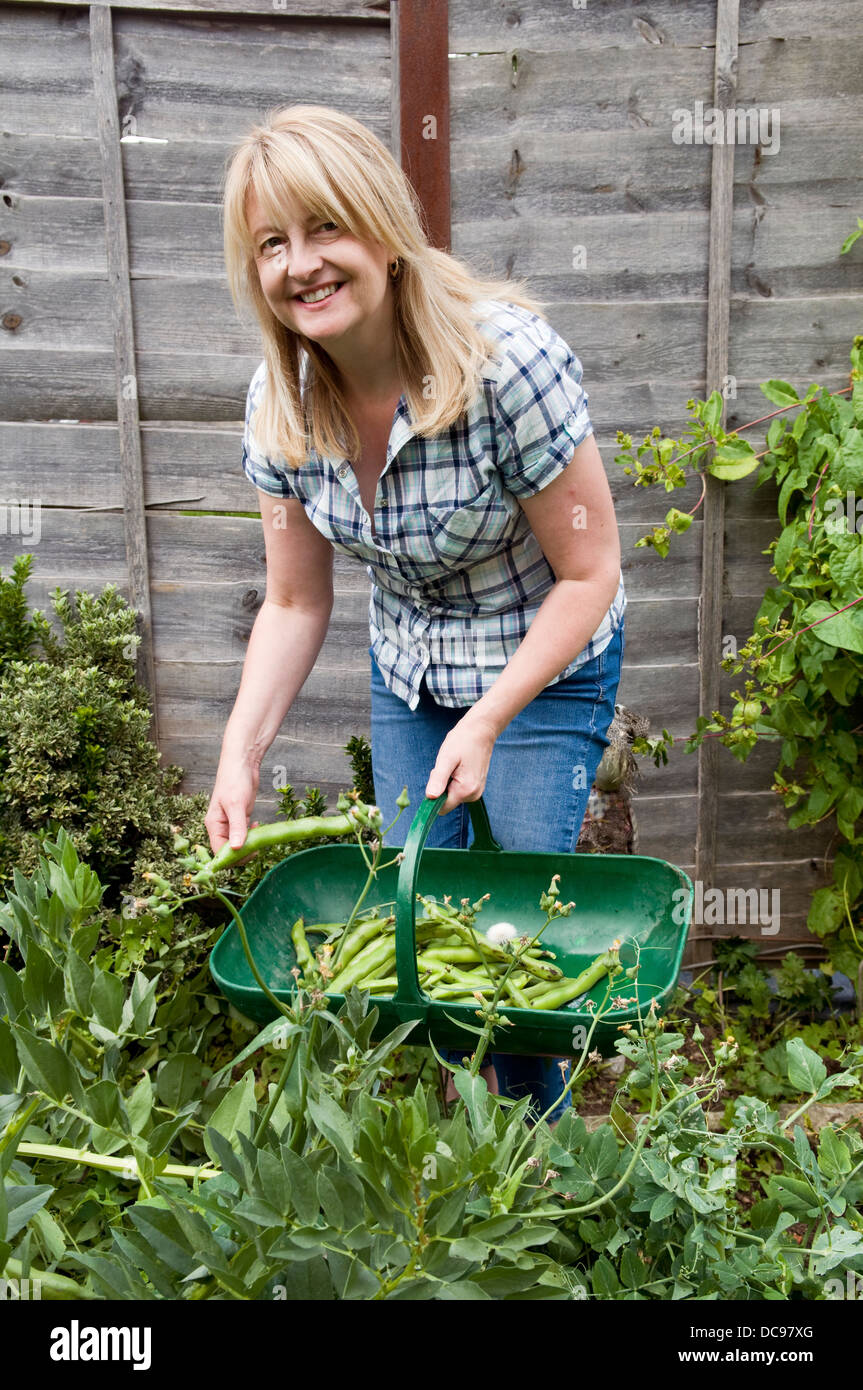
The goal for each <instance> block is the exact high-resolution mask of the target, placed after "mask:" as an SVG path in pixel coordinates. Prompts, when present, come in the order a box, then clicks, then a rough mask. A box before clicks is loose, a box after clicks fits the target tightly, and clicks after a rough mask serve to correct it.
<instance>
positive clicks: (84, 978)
mask: <svg viewBox="0 0 863 1390" xmlns="http://www.w3.org/2000/svg"><path fill="white" fill-rule="evenodd" d="M92 986H93V972H92V970H91V969H90V967H89V965H88V964H87V962H86V961H85V960H82V959H81V957H80V956H79V954H78V952H77V951H73V950H70V951H68V952H67V955H66V997H67V999H68V1001H69V1003H70V1005H71V1006H72V1008H73V1009H74V1010H75V1012H76V1014H77V1015H78V1017H79V1018H87V1017H88V1016H89V1013H90V990H91V989H92Z"/></svg>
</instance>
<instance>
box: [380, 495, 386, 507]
mask: <svg viewBox="0 0 863 1390" xmlns="http://www.w3.org/2000/svg"><path fill="white" fill-rule="evenodd" d="M386 505H387V499H386V498H385V497H382V498H381V506H382V507H385V506H386Z"/></svg>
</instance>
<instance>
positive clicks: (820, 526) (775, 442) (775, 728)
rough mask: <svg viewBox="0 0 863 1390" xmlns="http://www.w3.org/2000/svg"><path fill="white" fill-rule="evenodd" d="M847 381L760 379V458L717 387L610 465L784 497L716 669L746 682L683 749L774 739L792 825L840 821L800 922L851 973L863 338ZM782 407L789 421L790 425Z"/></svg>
mask: <svg viewBox="0 0 863 1390" xmlns="http://www.w3.org/2000/svg"><path fill="white" fill-rule="evenodd" d="M848 244H850V241H849V243H848ZM850 380H851V385H850V386H849V387H848V388H847V390H845V391H840V392H836V393H834V394H831V393H830V392H828V391H826V390H823V389H821V388H819V387H818V385H817V384H814V383H813V384H812V385H811V386H810V387H809V388H808V390H807V391H806V394H805V396H804V397H803V398H800V397H799V396H798V394H797V392H796V391H795V389H794V387H793V386H791V385H790V384H789V383H788V382H786V381H776V380H772V381H768V382H765V383H763V384H762V387H761V390H762V391H763V393H764V395H765V396H766V397H767V399H768V400H769V401H771V402H772V403H773V404H774V405H776V406H777V407H778V409H777V410H776V411H775V412H773V418H772V422H771V424H770V427H769V429H768V430H767V436H766V441H765V443H766V447H765V448H764V449H763V450H762V451H761V452H758V453H756V451H755V450H754V449H753V448H752V446H751V445H750V444H748V443H746V442H745V441H743V440H741V439H739V438H738V434H737V432H732V433H730V434H728V433H726V432H725V431H724V430H723V429H722V427H721V418H722V397H721V395H720V394H719V392H718V391H714V392H713V394H712V395H711V396H710V398H709V399H708V400H707V401H695V400H690V401H689V403H688V406H689V410H690V415H691V420H690V423H689V426H688V427H687V429H686V430H684V432H683V434H682V435H681V437H680V439H670V438H666V437H663V436H662V432H661V430H660V429H659V427H658V426H657V427H655V428H654V430H653V432H652V433H651V434H650V435H648V436H647V437H646V438H645V440H644V443H643V444H642V445H641V446H639V448H638V449H637V450H636V451H635V453H634V454H633V449H632V440H631V438H630V437H629V436H627V435H623V434H619V435H618V441H619V443H620V444H621V445H622V446H623V451H622V452H621V453H620V454H619V455H618V456H617V460H616V461H617V462H618V463H620V464H622V465H624V471H625V472H626V473H628V474H630V475H634V479H635V485H636V486H643V487H647V486H652V485H655V484H657V483H662V484H663V485H664V487H665V489H666V491H672V490H674V489H675V488H678V487H682V486H684V485H685V483H686V482H687V480H688V477H689V476H690V474H691V472H695V473H696V475H698V476H699V477H701V478H702V484H703V479H704V475H705V474H706V473H710V474H713V475H714V476H715V477H718V478H722V479H725V480H728V481H733V480H736V479H738V478H742V477H745V476H748V475H749V474H750V473H752V472H753V471H754V469H755V468H756V466H757V465H758V464H759V463H760V467H759V469H758V474H757V483H758V485H759V486H761V485H762V484H763V483H765V482H766V481H767V480H768V479H771V480H772V481H773V482H774V483H775V484H776V485H777V487H778V489H779V492H778V498H777V509H778V515H779V522H780V527H781V529H780V532H779V534H778V536H777V537H776V539H775V540H774V541H773V542H772V543H771V545H770V547H769V552H768V553H770V554H772V557H773V565H772V569H771V573H772V574H773V575H775V577H776V580H777V584H776V587H771V588H768V589H767V590H766V592H765V595H764V599H763V601H762V603H761V606H760V608H759V610H758V614H757V616H756V620H755V626H754V631H753V632H752V634H751V636H750V637H749V638H748V639H747V641H746V642H745V643H744V645H743V646H742V647H741V648H740V650H739V652H738V655H737V657H728V658H726V659H725V660H724V661H723V663H722V664H723V667H724V668H725V669H726V670H727V671H731V672H734V673H735V674H741V673H745V676H746V679H745V683H744V687H743V690H742V691H741V690H736V691H734V692H733V696H734V699H735V701H736V704H735V706H734V709H733V711H732V713H731V716H730V718H729V717H726V716H725V715H723V714H721V713H720V712H719V711H714V712H713V716H712V718H710V719H708V718H706V717H703V716H702V717H699V718H698V719H697V721H696V729H695V732H694V734H693V735H692V737H691V738H690V739H689V741H688V743H687V745H686V746H687V751H690V752H691V751H692V750H693V749H695V748H696V747H698V746H699V745H700V743H701V742H702V740H703V739H704V738H706V737H718V738H719V741H720V742H721V743H723V744H724V745H725V746H726V747H727V748H729V749H730V751H731V752H732V754H733V755H734V756H735V757H736V758H738V759H740V760H741V761H745V760H746V758H748V757H749V755H750V753H751V752H752V750H753V748H754V747H755V746H756V745H757V743H758V741H759V739H761V740H764V739H766V740H768V741H770V742H772V743H775V744H776V745H777V753H778V758H777V764H776V771H775V777H774V784H773V790H774V792H775V793H776V794H777V795H778V796H780V797H781V798H782V800H783V803H784V805H785V807H786V808H787V810H788V811H789V813H790V814H789V816H788V824H789V826H790V827H791V828H792V829H797V828H799V827H801V826H804V825H815V824H818V823H819V822H820V821H823V820H825V819H827V818H828V817H829V818H831V820H832V821H833V822H834V823H835V826H836V829H837V831H838V834H839V836H840V838H841V840H842V841H843V842H844V843H843V844H842V845H841V847H840V849H839V850H838V851H837V853H836V855H835V857H834V859H833V883H832V884H831V885H830V886H829V887H825V888H822V889H819V890H818V891H817V892H816V894H815V895H814V897H813V901H812V905H811V908H810V912H809V918H808V924H809V927H810V928H811V930H812V931H813V932H815V933H816V934H817V935H819V936H821V937H823V938H825V939H827V940H828V941H829V946H830V961H831V964H832V966H833V968H834V969H837V970H842V971H844V972H845V973H847V974H848V975H850V976H851V977H852V978H856V972H857V966H858V964H859V962H860V959H861V956H863V937H861V931H860V928H861V918H862V917H863V915H861V905H863V835H861V834H860V833H859V832H860V820H861V813H863V779H861V768H860V759H861V754H860V749H861V742H860V737H859V735H860V731H861V728H863V608H861V607H860V606H859V605H860V604H861V603H863V597H861V591H863V337H857V338H855V339H854V345H853V347H852V350H851V374H850ZM789 411H794V412H796V413H795V415H794V419H793V422H790V421H789V419H788V418H786V412H789ZM768 418H770V417H768ZM741 428H742V429H748V428H750V426H742V427H741ZM644 460H646V461H644ZM684 464H685V466H684ZM702 497H703V486H702ZM698 505H700V502H699V503H698V504H696V508H695V509H693V510H697V506H698ZM679 516H680V514H679V513H676V517H677V518H678V519H679ZM680 529H681V527H680V525H679V524H678V521H677V520H675V517H673V516H672V514H671V513H669V518H666V525H665V526H664V527H658V528H654V530H653V531H652V532H651V533H650V535H647V536H644V537H642V539H641V540H639V541H638V542H637V543H636V544H638V545H652V546H654V548H655V549H656V550H657V551H658V553H659V554H662V555H666V554H667V553H668V549H669V544H670V539H671V536H672V534H673V532H674V531H676V530H680ZM654 743H655V744H656V745H657V746H656V747H654V746H646V745H645V744H644V743H643V744H642V747H641V748H640V750H639V751H642V752H646V753H649V754H651V755H652V756H654V758H655V759H656V760H657V762H658V761H659V758H660V756H662V757H663V761H664V760H665V758H664V754H665V747H664V744H662V745H659V743H658V741H656V740H652V741H651V745H652V744H654Z"/></svg>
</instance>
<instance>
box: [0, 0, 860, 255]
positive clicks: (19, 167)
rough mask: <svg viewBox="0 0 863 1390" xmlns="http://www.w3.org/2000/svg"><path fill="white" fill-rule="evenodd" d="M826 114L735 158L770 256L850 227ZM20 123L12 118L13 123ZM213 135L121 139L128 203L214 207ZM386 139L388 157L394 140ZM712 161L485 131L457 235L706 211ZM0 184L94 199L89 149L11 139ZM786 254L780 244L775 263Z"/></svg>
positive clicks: (610, 133) (790, 124) (820, 248)
mask: <svg viewBox="0 0 863 1390" xmlns="http://www.w3.org/2000/svg"><path fill="white" fill-rule="evenodd" d="M395 12H396V11H395V10H394V13H395ZM831 105H832V103H831V99H830V98H829V97H827V96H825V99H824V110H825V120H824V122H822V123H817V124H816V123H813V122H812V121H811V120H810V119H809V118H808V117H807V118H799V119H796V120H792V118H791V116H790V115H789V114H788V113H787V111H786V110H785V108H784V107H783V110H782V141H781V147H780V149H779V151H778V152H777V153H776V154H775V155H772V156H771V157H770V158H764V159H762V160H761V161H760V162H759V163H758V165H757V167H756V166H755V164H754V160H753V153H752V149H751V147H749V146H736V147H735V152H734V198H735V213H745V214H748V215H749V218H750V225H752V224H753V223H754V206H755V204H754V202H753V199H756V200H757V199H758V198H763V199H765V204H764V205H761V204H759V206H762V207H763V210H764V211H765V213H766V216H765V217H764V219H763V220H762V221H761V222H760V223H758V225H757V226H755V228H754V230H755V232H756V234H757V235H758V237H759V239H760V240H763V237H764V235H766V234H767V233H768V229H770V228H771V227H772V231H770V232H769V234H770V236H771V248H772V247H773V245H774V244H775V238H776V236H777V235H778V236H779V237H781V238H783V239H784V238H786V237H791V238H793V237H795V235H796V228H797V219H798V218H801V217H806V218H811V217H814V216H816V215H817V213H818V212H819V211H820V212H821V213H823V214H824V215H825V216H827V217H830V218H831V219H832V218H834V217H838V216H839V215H840V213H841V211H842V210H843V209H844V211H845V216H846V220H847V217H848V210H849V209H851V210H852V213H853V208H854V207H855V206H859V205H860V197H861V185H863V170H861V168H859V167H858V165H857V164H856V163H854V162H853V161H849V160H848V157H847V148H846V145H845V141H846V140H847V142H848V144H849V145H853V144H855V143H859V142H860V140H861V138H863V114H861V113H860V112H859V111H858V110H856V109H852V110H844V109H843V112H842V117H841V119H842V127H843V131H844V139H843V141H842V142H837V141H836V140H835V139H834V138H833V135H832V131H833V128H834V127H833V122H832V119H831V117H830V111H831ZM15 115H16V112H15V111H14V110H10V112H9V118H10V120H11V119H12V118H13V117H14V116H15ZM365 123H366V124H367V125H368V126H369V127H370V128H371V129H373V130H374V132H375V134H377V135H379V136H380V138H381V139H383V140H384V142H385V143H386V141H387V139H388V122H387V119H386V116H385V115H384V116H383V117H381V115H380V113H379V112H378V111H375V112H369V113H367V115H366V118H365ZM216 135H217V132H214V131H209V132H208V135H207V138H205V139H198V140H195V139H192V138H184V137H183V136H182V135H181V134H178V133H176V132H175V133H174V134H173V135H172V137H171V138H170V139H168V140H167V141H166V142H162V141H156V142H155V143H149V142H147V141H146V140H145V141H140V142H139V141H135V140H132V139H130V138H129V137H126V138H124V140H123V142H122V146H123V167H124V172H125V180H126V191H127V195H128V196H129V197H130V198H134V199H153V200H154V201H157V202H158V201H164V202H187V201H188V202H199V203H218V202H219V199H220V182H221V178H222V174H223V172H224V168H225V164H226V161H227V159H228V157H229V155H230V151H231V149H232V141H230V140H228V139H225V138H218V139H217V138H216ZM390 140H391V148H392V147H393V144H394V141H395V136H394V135H393V136H391V137H390ZM711 152H712V151H711V148H710V146H708V145H696V146H686V145H675V144H674V142H673V141H671V140H670V139H669V138H668V130H667V129H665V128H662V129H659V128H654V127H652V126H646V127H643V128H641V129H639V130H631V129H627V130H625V131H624V130H601V131H578V132H569V133H567V132H558V131H556V130H554V129H549V130H545V131H543V132H542V133H539V132H529V131H520V130H519V131H514V132H507V133H501V132H499V131H498V130H497V129H496V128H494V127H492V128H491V129H488V130H486V131H485V132H483V133H482V134H480V133H479V132H476V133H474V134H473V135H472V136H471V139H470V140H469V141H456V142H455V143H454V144H453V147H452V151H451V160H452V170H451V179H452V220H453V224H454V226H455V227H458V225H459V223H461V222H463V221H464V222H471V221H477V220H479V219H480V218H481V216H482V215H486V216H487V217H489V218H504V219H508V218H512V217H513V216H514V215H516V214H517V215H519V216H521V215H523V210H527V211H529V212H530V213H531V214H533V215H534V216H550V217H561V216H567V217H568V216H571V215H572V213H573V210H574V209H575V210H577V212H578V214H579V216H581V217H593V216H606V215H613V214H627V215H629V214H635V215H638V214H650V213H667V212H677V213H682V212H707V211H708V210H709V196H710V156H711ZM0 178H2V179H3V181H4V184H5V185H6V187H7V188H10V189H14V190H15V191H16V192H17V193H21V194H31V195H34V196H47V197H60V196H63V197H72V198H80V197H90V198H93V197H99V196H100V193H101V183H100V177H99V165H98V150H97V148H96V143H95V140H94V139H91V138H86V137H84V136H76V135H73V134H71V133H69V132H68V131H66V130H64V131H62V132H58V133H56V134H55V133H52V134H44V133H43V134H36V133H26V132H22V131H21V130H20V129H18V128H16V129H10V130H7V131H6V132H5V134H4V136H3V138H2V140H0ZM779 214H784V216H781V217H780V216H779ZM829 225H830V224H828V226H829ZM850 225H852V226H853V225H854V219H853V215H852V217H851V223H850ZM843 239H844V236H843V237H840V244H841V241H842V240H843ZM828 240H831V244H832V234H831V237H827V236H825V238H824V240H823V242H822V241H821V239H820V238H818V239H816V240H815V241H814V242H813V244H812V254H813V255H818V254H819V253H821V255H822V256H823V258H824V270H825V272H826V271H828V269H829V268H830V266H829V247H828V246H827V242H828ZM782 249H783V248H782V246H781V245H780V246H779V247H778V250H779V251H780V253H781V251H782ZM748 259H750V258H749V257H746V260H748ZM845 260H846V258H845V257H843V258H842V261H843V263H844V262H845ZM851 260H852V262H853V257H852V258H851ZM740 263H741V264H745V260H744V261H741V262H740ZM772 268H773V267H772V265H771V269H772Z"/></svg>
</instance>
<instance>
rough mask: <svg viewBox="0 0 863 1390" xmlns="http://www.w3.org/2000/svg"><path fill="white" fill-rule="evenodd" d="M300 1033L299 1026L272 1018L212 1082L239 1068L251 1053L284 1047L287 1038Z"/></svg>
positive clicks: (285, 1020) (217, 1073)
mask: <svg viewBox="0 0 863 1390" xmlns="http://www.w3.org/2000/svg"><path fill="white" fill-rule="evenodd" d="M302 1031H303V1030H302V1028H301V1027H300V1026H299V1024H297V1023H291V1021H290V1019H287V1018H281V1017H279V1018H274V1019H273V1020H272V1022H270V1023H268V1024H267V1026H266V1027H265V1028H262V1029H261V1031H260V1033H258V1035H257V1036H256V1037H254V1038H253V1039H252V1041H251V1042H250V1043H249V1045H248V1046H247V1047H244V1048H243V1050H242V1052H241V1053H240V1054H239V1056H237V1057H234V1058H232V1059H231V1061H230V1062H226V1063H225V1065H224V1066H223V1067H222V1069H221V1070H220V1071H218V1072H216V1074H215V1076H214V1077H213V1080H214V1081H219V1080H220V1079H221V1078H222V1077H223V1076H224V1075H225V1074H226V1073H227V1072H230V1071H233V1069H234V1067H236V1066H239V1064H240V1063H241V1062H245V1061H247V1059H248V1058H249V1057H251V1056H252V1055H253V1053H255V1052H257V1051H258V1050H259V1049H260V1048H262V1047H278V1048H283V1047H285V1046H286V1044H287V1041H288V1038H290V1037H292V1036H293V1035H294V1034H295V1033H301V1032H302Z"/></svg>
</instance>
